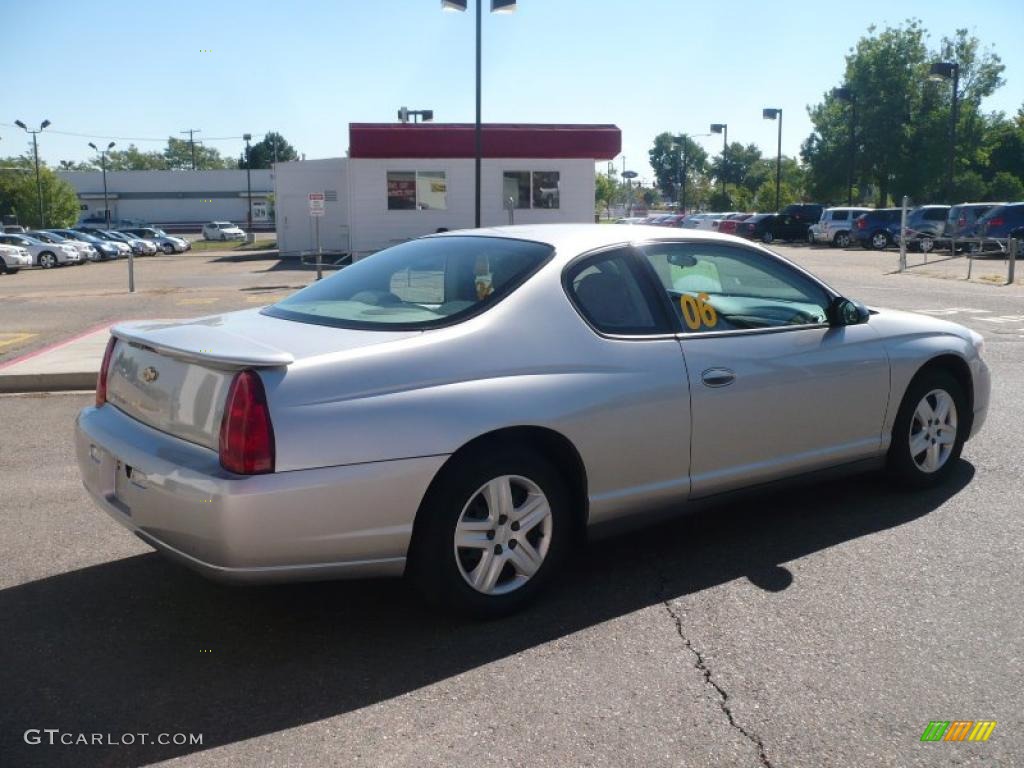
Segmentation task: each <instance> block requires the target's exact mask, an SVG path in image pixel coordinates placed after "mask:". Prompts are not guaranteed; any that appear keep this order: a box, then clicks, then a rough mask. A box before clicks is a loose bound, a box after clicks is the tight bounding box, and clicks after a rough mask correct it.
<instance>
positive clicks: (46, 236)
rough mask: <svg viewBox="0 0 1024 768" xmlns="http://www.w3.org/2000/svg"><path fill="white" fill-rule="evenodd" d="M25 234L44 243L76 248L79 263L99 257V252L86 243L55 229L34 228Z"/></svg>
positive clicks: (95, 259)
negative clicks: (65, 235) (59, 232)
mask: <svg viewBox="0 0 1024 768" xmlns="http://www.w3.org/2000/svg"><path fill="white" fill-rule="evenodd" d="M26 234H27V235H28V236H29V237H34V238H35V239H36V240H41V241H42V242H44V243H52V244H54V245H69V246H71V247H72V248H74V249H76V250H77V251H78V254H79V256H81V258H80V259H79V261H78V263H79V264H85V263H86V262H87V261H97V260H99V258H100V252H99V251H97V250H96V249H95V248H93V247H92V246H91V245H89V244H88V243H80V242H79V241H77V240H71V239H70V238H67V237H64V235H61V234H58V233H57V232H55V231H50V230H39V229H34V230H32V231H31V232H27V233H26Z"/></svg>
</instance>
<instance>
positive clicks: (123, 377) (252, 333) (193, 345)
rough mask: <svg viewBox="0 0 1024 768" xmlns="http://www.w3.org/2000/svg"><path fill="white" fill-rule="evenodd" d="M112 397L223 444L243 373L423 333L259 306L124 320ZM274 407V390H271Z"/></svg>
mask: <svg viewBox="0 0 1024 768" xmlns="http://www.w3.org/2000/svg"><path fill="white" fill-rule="evenodd" d="M111 333H112V334H113V336H115V337H116V338H117V339H118V344H117V347H116V348H115V350H114V354H113V357H112V358H111V364H110V370H109V374H108V378H107V401H108V402H109V403H110V404H112V405H114V406H115V407H117V408H118V409H119V410H121V411H123V412H124V413H126V414H128V415H129V416H131V417H132V418H134V419H136V420H138V421H140V422H142V423H143V424H146V425H148V426H150V427H153V428H155V429H159V430H160V431H162V432H166V433H168V434H171V435H174V436H175V437H180V438H182V439H183V440H188V441H190V442H193V443H198V444H199V445H204V446H206V447H207V448H210V449H212V450H217V449H218V444H219V432H220V422H221V417H222V416H223V412H224V401H225V399H226V398H227V393H228V389H229V387H230V385H231V380H232V378H233V377H234V375H235V373H236V372H237V371H239V370H242V369H245V368H257V369H259V368H286V367H287V366H289V365H290V364H292V363H294V362H296V361H298V360H303V359H307V358H310V357H315V356H317V355H322V354H328V353H333V352H344V351H349V350H354V349H359V348H361V347H368V346H374V345H377V344H381V343H386V342H390V341H398V340H401V339H404V338H407V337H409V336H415V335H418V334H419V332H418V331H361V330H350V329H343V328H330V327H327V326H320V325H311V324H306V323H298V322H293V321H290V320H281V319H278V318H273V317H268V316H267V315H262V314H260V312H259V310H258V309H253V310H244V311H242V312H232V313H229V314H225V315H213V316H210V317H201V318H197V319H194V320H183V321H172V322H142V323H125V324H121V325H116V326H114V327H113V328H112V329H111ZM268 397H269V398H270V401H271V402H270V406H271V413H273V410H274V403H273V393H272V392H268Z"/></svg>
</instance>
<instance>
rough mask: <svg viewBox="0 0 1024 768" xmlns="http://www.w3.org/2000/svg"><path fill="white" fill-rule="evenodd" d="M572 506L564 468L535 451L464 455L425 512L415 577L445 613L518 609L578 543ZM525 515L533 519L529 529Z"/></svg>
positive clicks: (416, 537)
mask: <svg viewBox="0 0 1024 768" xmlns="http://www.w3.org/2000/svg"><path fill="white" fill-rule="evenodd" d="M506 489H507V491H506ZM490 499H495V503H494V504H493V506H492V504H491V502H490ZM569 504H570V502H569V494H568V491H567V490H566V487H565V484H564V482H563V481H562V479H561V478H560V476H559V474H558V472H557V471H555V468H554V467H553V466H552V465H551V464H550V463H549V462H547V461H546V460H544V459H543V458H542V457H541V456H539V455H538V454H536V453H535V452H532V451H528V450H525V449H516V448H515V447H499V448H497V449H495V450H494V451H487V450H484V451H481V452H478V453H476V454H475V455H467V456H464V457H462V458H456V459H455V461H454V463H453V464H451V465H450V466H447V467H445V468H444V469H443V470H442V475H441V476H439V477H438V478H437V479H436V480H435V483H434V484H433V486H432V487H431V490H430V491H429V492H428V495H427V498H426V499H424V502H423V505H422V506H421V509H420V512H419V514H418V515H417V520H416V525H415V527H414V533H413V541H412V545H411V547H410V555H409V567H408V569H407V572H408V575H409V576H410V578H411V579H412V581H413V583H414V585H415V587H416V588H417V589H418V590H419V591H420V592H422V593H423V594H424V596H425V597H426V598H427V599H428V600H429V601H430V602H432V603H434V604H435V605H438V606H440V607H442V608H444V609H445V610H448V611H451V612H454V613H458V614H463V615H469V616H473V617H475V618H485V619H490V618H498V617H500V616H506V615H508V614H511V613H514V612H516V611H518V610H519V609H520V608H522V607H523V606H524V605H526V604H527V603H528V602H529V601H531V600H532V599H534V598H535V597H536V596H537V595H538V594H539V593H540V592H541V590H543V588H544V587H545V585H546V584H547V583H548V582H550V580H551V578H552V577H553V575H554V574H555V573H556V572H557V570H558V567H559V566H560V565H561V563H562V561H563V560H564V558H565V555H566V553H567V551H568V549H569V547H570V545H571V541H572V540H573V536H572V530H571V528H572V524H573V515H572V511H571V509H570V506H569ZM520 515H522V516H524V517H525V518H528V519H530V520H531V521H532V524H531V525H530V527H529V529H528V530H524V529H523V528H520V527H519V525H520V522H519V520H518V519H517V516H520ZM457 541H466V542H467V544H466V546H464V547H460V546H458V544H457Z"/></svg>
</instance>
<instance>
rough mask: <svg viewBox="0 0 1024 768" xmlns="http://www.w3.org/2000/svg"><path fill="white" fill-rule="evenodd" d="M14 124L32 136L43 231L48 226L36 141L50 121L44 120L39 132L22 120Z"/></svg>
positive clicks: (40, 226)
mask: <svg viewBox="0 0 1024 768" xmlns="http://www.w3.org/2000/svg"><path fill="white" fill-rule="evenodd" d="M14 124H15V125H16V126H18V127H19V128H21V129H22V130H23V131H25V133H31V134H32V154H33V155H34V156H35V160H36V193H37V194H38V196H39V228H40V229H42V228H43V227H45V226H46V218H45V216H44V215H43V180H42V178H41V177H40V175H39V143H38V142H37V141H36V135H37V134H40V133H42V132H43V129H44V128H46V126H48V125H49V124H50V121H49V120H43V122H42V123H41V124H40V126H39V130H37V131H31V130H29V128H28V126H26V125H25V124H24V123H23V122H21V120H15V121H14Z"/></svg>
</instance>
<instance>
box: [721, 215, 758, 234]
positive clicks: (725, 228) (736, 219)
mask: <svg viewBox="0 0 1024 768" xmlns="http://www.w3.org/2000/svg"><path fill="white" fill-rule="evenodd" d="M753 215H754V214H752V213H733V214H731V215H729V216H726V217H725V218H724V219H722V220H721V221H720V222H718V231H719V232H720V233H721V234H723V235H734V234H736V227H737V226H738V225H739V223H740V222H741V221H746V220H747V219H749V218H750V217H751V216H753Z"/></svg>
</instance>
